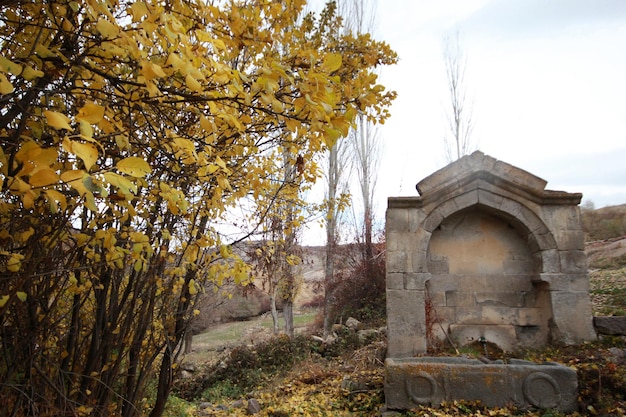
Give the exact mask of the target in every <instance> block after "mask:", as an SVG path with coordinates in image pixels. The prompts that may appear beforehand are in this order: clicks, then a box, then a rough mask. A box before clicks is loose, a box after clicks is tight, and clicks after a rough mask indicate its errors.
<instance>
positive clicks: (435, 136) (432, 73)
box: [307, 0, 626, 243]
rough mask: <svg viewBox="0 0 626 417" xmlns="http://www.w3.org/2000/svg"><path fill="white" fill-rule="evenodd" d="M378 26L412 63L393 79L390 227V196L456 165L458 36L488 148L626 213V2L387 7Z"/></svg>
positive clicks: (386, 185) (451, 2) (541, 0)
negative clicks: (453, 76)
mask: <svg viewBox="0 0 626 417" xmlns="http://www.w3.org/2000/svg"><path fill="white" fill-rule="evenodd" d="M370 1H372V0H370ZM314 3H317V4H318V6H319V5H320V4H323V1H322V0H314ZM376 20H377V27H376V30H375V32H374V35H375V38H376V39H379V40H384V41H386V42H387V43H389V44H390V45H391V47H392V48H393V49H394V50H395V51H396V52H397V53H398V55H399V57H400V62H399V64H398V65H395V66H393V67H388V68H384V69H383V71H382V74H381V82H382V84H383V85H385V86H386V87H388V88H389V89H393V90H395V91H397V92H398V98H397V99H396V101H395V102H394V104H393V106H392V107H391V118H390V119H389V120H388V121H387V122H386V123H385V125H383V126H381V128H380V135H381V139H382V141H383V142H384V156H383V159H382V165H381V168H380V176H379V179H378V184H377V190H376V193H377V198H376V203H375V204H376V213H377V217H378V224H379V227H381V228H382V227H384V218H385V210H386V207H387V198H388V197H392V196H415V195H417V191H416V190H415V184H417V183H418V182H419V181H420V180H422V179H423V178H425V177H427V176H428V175H430V174H432V173H433V172H434V171H436V170H438V169H439V168H442V167H443V166H445V165H446V159H445V157H444V155H445V147H444V143H443V137H444V134H445V131H446V122H445V110H444V109H445V106H447V105H449V100H448V92H447V83H446V80H445V64H444V60H443V46H444V41H443V39H444V36H446V35H448V36H449V35H454V33H455V32H457V31H458V32H459V34H460V37H461V40H462V44H463V49H464V52H465V54H466V56H467V66H466V82H467V85H468V89H469V92H470V93H471V95H472V97H473V101H474V105H473V120H474V124H475V127H474V133H473V136H472V137H473V141H474V143H475V144H476V145H477V146H476V147H477V148H478V149H479V150H481V151H482V152H484V153H485V154H487V155H489V156H492V157H494V158H496V159H499V160H501V161H504V162H507V163H509V164H512V165H515V166H517V167H519V168H521V169H524V170H526V171H529V172H530V173H532V174H534V175H537V176H539V177H541V178H543V179H544V180H546V181H547V182H548V184H547V186H546V188H547V189H550V190H559V191H568V192H581V193H583V202H585V201H587V200H589V201H592V202H593V203H594V205H595V207H596V208H600V207H604V206H608V205H617V204H625V203H626V0H378V9H377V16H376ZM353 187H354V190H352V192H353V194H356V193H358V189H357V188H356V184H355V185H354V186H353ZM313 231H315V226H313V230H310V231H309V232H313ZM322 232H323V231H322V230H318V231H317V233H318V234H319V236H318V238H317V239H315V238H311V237H309V239H311V240H312V241H319V243H323V240H324V239H323V233H322ZM307 234H308V235H310V236H313V235H314V233H307Z"/></svg>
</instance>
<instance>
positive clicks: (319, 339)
mask: <svg viewBox="0 0 626 417" xmlns="http://www.w3.org/2000/svg"><path fill="white" fill-rule="evenodd" d="M311 339H313V340H314V341H316V342H319V343H324V339H323V338H321V337H319V336H315V335H312V336H311Z"/></svg>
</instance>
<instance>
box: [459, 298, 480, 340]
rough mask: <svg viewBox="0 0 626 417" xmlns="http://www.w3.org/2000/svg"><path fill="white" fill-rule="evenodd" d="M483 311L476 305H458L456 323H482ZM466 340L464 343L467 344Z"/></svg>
mask: <svg viewBox="0 0 626 417" xmlns="http://www.w3.org/2000/svg"><path fill="white" fill-rule="evenodd" d="M482 319H483V317H482V312H481V311H480V308H476V307H473V306H472V307H456V319H455V321H454V322H455V323H456V324H457V325H463V324H469V325H472V324H476V325H479V324H482ZM465 343H466V342H464V343H463V344H465Z"/></svg>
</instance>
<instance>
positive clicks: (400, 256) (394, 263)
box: [387, 251, 408, 273]
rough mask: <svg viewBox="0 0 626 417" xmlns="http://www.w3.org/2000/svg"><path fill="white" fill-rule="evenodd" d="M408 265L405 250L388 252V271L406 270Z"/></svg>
mask: <svg viewBox="0 0 626 417" xmlns="http://www.w3.org/2000/svg"><path fill="white" fill-rule="evenodd" d="M407 266H408V265H407V255H406V252H405V251H394V252H387V272H391V273H393V272H406V271H407V270H408V269H407Z"/></svg>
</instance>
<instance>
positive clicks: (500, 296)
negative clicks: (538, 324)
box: [474, 291, 524, 307]
mask: <svg viewBox="0 0 626 417" xmlns="http://www.w3.org/2000/svg"><path fill="white" fill-rule="evenodd" d="M474 298H475V300H476V304H479V305H481V306H483V307H487V306H495V307H523V306H524V293H523V292H520V291H517V292H476V293H475V297H474Z"/></svg>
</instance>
